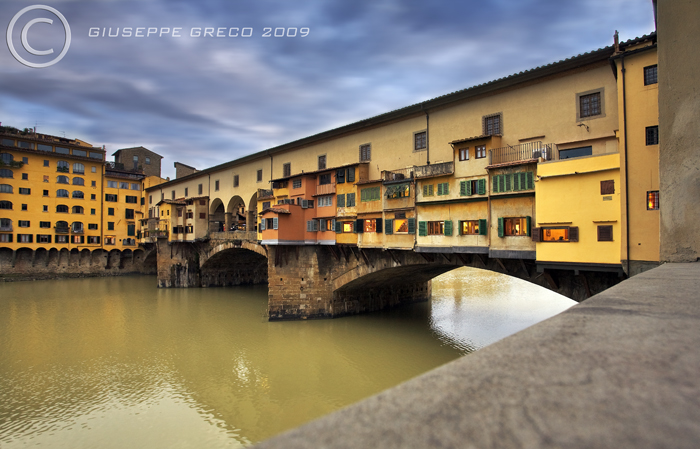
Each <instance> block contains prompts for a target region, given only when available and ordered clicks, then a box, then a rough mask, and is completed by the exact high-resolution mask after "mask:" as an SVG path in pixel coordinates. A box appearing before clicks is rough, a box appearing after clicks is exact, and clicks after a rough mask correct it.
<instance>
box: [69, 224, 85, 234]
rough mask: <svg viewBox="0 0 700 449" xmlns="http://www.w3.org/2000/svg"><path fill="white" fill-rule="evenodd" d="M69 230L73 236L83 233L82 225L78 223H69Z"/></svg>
mask: <svg viewBox="0 0 700 449" xmlns="http://www.w3.org/2000/svg"><path fill="white" fill-rule="evenodd" d="M70 228H71V229H70V230H71V232H73V233H74V234H82V233H83V224H82V223H81V222H79V221H74V222H73V223H71V225H70Z"/></svg>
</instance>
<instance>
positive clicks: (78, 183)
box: [73, 178, 85, 186]
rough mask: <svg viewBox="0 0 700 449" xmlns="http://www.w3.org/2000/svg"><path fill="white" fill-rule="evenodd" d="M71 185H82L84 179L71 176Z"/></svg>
mask: <svg viewBox="0 0 700 449" xmlns="http://www.w3.org/2000/svg"><path fill="white" fill-rule="evenodd" d="M73 185H74V186H84V185H85V180H84V179H83V178H73Z"/></svg>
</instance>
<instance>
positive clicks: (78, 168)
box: [73, 162, 85, 175]
mask: <svg viewBox="0 0 700 449" xmlns="http://www.w3.org/2000/svg"><path fill="white" fill-rule="evenodd" d="M73 173H77V174H79V175H84V174H85V166H84V165H83V164H79V163H77V162H76V163H75V164H73Z"/></svg>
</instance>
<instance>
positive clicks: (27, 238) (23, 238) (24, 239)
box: [17, 234, 34, 243]
mask: <svg viewBox="0 0 700 449" xmlns="http://www.w3.org/2000/svg"><path fill="white" fill-rule="evenodd" d="M17 241H18V242H20V243H32V242H33V241H34V236H33V235H31V234H17Z"/></svg>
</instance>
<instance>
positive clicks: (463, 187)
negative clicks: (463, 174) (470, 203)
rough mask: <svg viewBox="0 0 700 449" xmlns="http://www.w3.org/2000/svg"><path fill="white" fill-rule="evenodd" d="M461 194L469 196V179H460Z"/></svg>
mask: <svg viewBox="0 0 700 449" xmlns="http://www.w3.org/2000/svg"><path fill="white" fill-rule="evenodd" d="M459 194H460V195H461V196H467V195H469V194H468V193H467V181H460V182H459Z"/></svg>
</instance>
